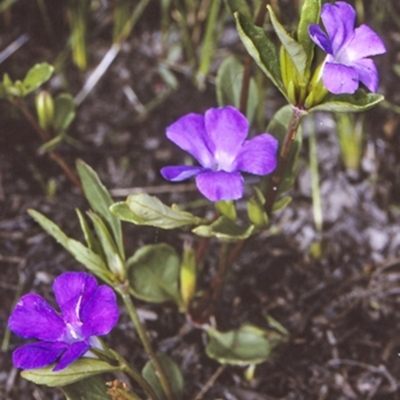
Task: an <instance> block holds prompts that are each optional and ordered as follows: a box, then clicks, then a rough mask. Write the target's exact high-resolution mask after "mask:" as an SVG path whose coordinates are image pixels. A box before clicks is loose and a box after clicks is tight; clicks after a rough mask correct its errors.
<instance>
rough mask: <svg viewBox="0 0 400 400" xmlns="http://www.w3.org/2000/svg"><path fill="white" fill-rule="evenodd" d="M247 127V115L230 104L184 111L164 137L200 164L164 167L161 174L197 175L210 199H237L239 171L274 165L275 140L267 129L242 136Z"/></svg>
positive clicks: (182, 177) (264, 169)
mask: <svg viewBox="0 0 400 400" xmlns="http://www.w3.org/2000/svg"><path fill="white" fill-rule="evenodd" d="M248 130H249V123H248V122H247V119H246V118H245V117H244V116H243V114H241V113H240V112H239V111H238V110H237V109H236V108H234V107H231V106H228V107H222V108H210V109H209V110H207V111H206V113H205V115H204V116H203V115H199V114H187V115H185V116H184V117H182V118H180V119H178V121H176V122H175V123H173V124H172V125H170V126H169V127H168V128H167V137H168V139H169V140H171V141H172V142H174V143H175V144H176V145H177V146H179V147H180V148H181V149H183V150H185V151H187V152H188V153H190V154H191V155H192V156H193V157H194V158H195V159H196V160H197V161H198V162H199V163H200V164H201V167H197V166H185V165H180V166H171V167H165V168H163V169H162V170H161V174H162V176H163V177H164V178H165V179H168V180H170V181H173V182H178V181H183V180H185V179H188V178H190V177H192V176H196V185H197V188H198V189H199V191H200V192H201V193H202V194H203V195H204V196H205V197H207V199H209V200H211V201H220V200H236V199H240V198H241V197H242V196H243V177H242V175H241V174H240V172H239V171H243V172H249V173H251V174H255V175H266V174H269V173H270V172H272V171H273V170H274V169H275V167H276V152H277V149H278V141H277V140H276V139H275V138H274V137H273V136H271V135H270V134H268V133H264V134H262V135H258V136H256V137H254V138H253V139H251V140H245V139H246V137H247V133H248Z"/></svg>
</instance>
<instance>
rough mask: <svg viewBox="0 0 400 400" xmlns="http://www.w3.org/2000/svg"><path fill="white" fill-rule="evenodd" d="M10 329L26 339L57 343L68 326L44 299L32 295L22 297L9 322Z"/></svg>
mask: <svg viewBox="0 0 400 400" xmlns="http://www.w3.org/2000/svg"><path fill="white" fill-rule="evenodd" d="M8 326H9V328H10V329H11V330H12V331H13V332H14V333H16V334H17V335H19V336H22V337H23V338H25V339H30V338H36V339H39V340H43V341H49V342H55V341H57V340H58V339H59V338H61V337H62V336H63V334H64V332H65V329H66V326H65V322H64V321H63V319H62V318H61V317H60V316H59V315H58V314H57V313H56V311H55V310H54V309H53V307H52V306H51V305H50V304H49V303H48V302H47V301H46V300H45V299H43V297H41V296H39V295H37V294H34V293H30V294H27V295H25V296H22V297H21V299H20V300H19V301H18V303H17V305H16V306H15V308H14V311H13V312H12V314H11V316H10V319H9V321H8Z"/></svg>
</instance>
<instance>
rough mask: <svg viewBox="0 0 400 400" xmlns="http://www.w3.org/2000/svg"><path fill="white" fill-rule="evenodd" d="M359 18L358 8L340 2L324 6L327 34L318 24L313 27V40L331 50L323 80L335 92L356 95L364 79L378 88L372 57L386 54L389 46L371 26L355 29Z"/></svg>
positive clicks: (310, 27)
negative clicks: (357, 15)
mask: <svg viewBox="0 0 400 400" xmlns="http://www.w3.org/2000/svg"><path fill="white" fill-rule="evenodd" d="M355 18H356V12H355V10H354V8H353V7H352V6H351V5H350V4H348V3H346V2H344V1H338V2H336V3H335V4H330V3H327V4H325V5H324V6H323V7H322V12H321V19H322V22H323V24H324V26H325V29H326V32H327V34H326V33H325V32H324V31H322V29H321V28H320V27H319V26H318V25H316V24H313V25H310V26H309V33H310V37H311V39H312V41H313V42H314V43H315V44H317V45H318V46H319V47H320V48H321V49H322V50H324V51H325V52H326V53H327V56H326V59H325V64H324V66H323V70H322V80H323V82H324V85H325V87H326V88H327V89H328V90H329V91H330V92H331V93H334V94H341V93H349V94H352V93H354V92H355V91H356V90H357V89H358V87H359V84H360V82H361V83H363V84H364V85H365V86H366V87H367V88H368V89H369V90H370V91H371V92H376V90H377V88H378V79H379V77H378V71H377V69H376V66H375V63H374V62H373V61H372V60H371V59H370V58H368V57H369V56H374V55H377V54H383V53H385V52H386V48H385V45H384V44H383V42H382V40H381V39H380V37H379V36H378V35H377V34H376V33H375V32H374V31H373V30H372V29H371V28H369V27H368V26H367V25H360V26H359V27H358V28H356V29H354V23H355Z"/></svg>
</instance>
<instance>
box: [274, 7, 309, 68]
mask: <svg viewBox="0 0 400 400" xmlns="http://www.w3.org/2000/svg"><path fill="white" fill-rule="evenodd" d="M267 8H268V11H269V14H270V17H271V22H272V25H273V27H274V29H275V32H276V34H277V35H278V38H279V40H280V41H281V43H282V46H283V47H284V48H285V49H286V51H287V53H288V54H289V57H290V59H291V60H292V62H293V65H294V66H295V67H296V69H297V71H298V72H299V75H300V76H304V75H305V72H306V63H307V55H306V52H305V51H304V48H303V46H302V45H301V44H300V43H298V42H296V40H294V39H293V38H292V37H291V36H290V35H289V34H288V33H287V32H286V30H285V28H284V27H283V26H282V25H281V24H280V22H279V21H278V20H277V19H276V16H275V13H274V11H273V10H272V8H271V6H269V5H268V6H267Z"/></svg>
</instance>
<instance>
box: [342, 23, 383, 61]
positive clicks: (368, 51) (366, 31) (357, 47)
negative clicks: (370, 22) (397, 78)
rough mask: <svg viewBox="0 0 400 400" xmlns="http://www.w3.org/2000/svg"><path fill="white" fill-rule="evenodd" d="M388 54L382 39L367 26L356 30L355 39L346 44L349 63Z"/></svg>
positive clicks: (361, 26)
mask: <svg viewBox="0 0 400 400" xmlns="http://www.w3.org/2000/svg"><path fill="white" fill-rule="evenodd" d="M385 52H386V47H385V45H384V44H383V42H382V40H381V38H380V37H379V36H378V35H377V34H376V33H375V32H374V31H373V30H372V29H371V28H370V27H368V26H367V25H360V26H359V27H358V28H356V29H355V30H354V36H353V38H352V39H351V40H350V41H349V42H348V43H347V44H346V55H347V57H348V59H349V61H356V60H359V59H361V58H365V57H369V56H375V55H377V54H383V53H385Z"/></svg>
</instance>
